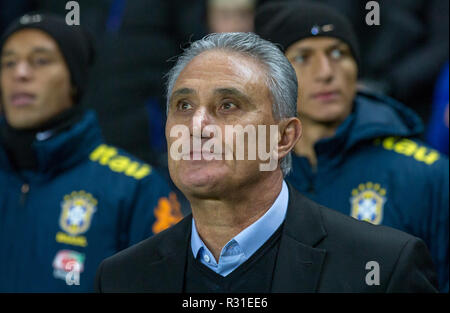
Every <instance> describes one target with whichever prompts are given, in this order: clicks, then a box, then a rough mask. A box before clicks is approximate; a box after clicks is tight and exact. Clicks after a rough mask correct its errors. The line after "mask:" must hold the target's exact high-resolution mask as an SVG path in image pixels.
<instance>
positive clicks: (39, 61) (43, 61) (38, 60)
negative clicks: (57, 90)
mask: <svg viewBox="0 0 450 313" xmlns="http://www.w3.org/2000/svg"><path fill="white" fill-rule="evenodd" d="M50 62H51V61H50V59H48V58H36V59H33V65H37V66H42V65H47V64H49V63H50Z"/></svg>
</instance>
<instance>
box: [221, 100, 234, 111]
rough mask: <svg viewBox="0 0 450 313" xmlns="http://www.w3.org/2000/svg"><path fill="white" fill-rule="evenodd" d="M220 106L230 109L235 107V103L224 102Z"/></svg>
mask: <svg viewBox="0 0 450 313" xmlns="http://www.w3.org/2000/svg"><path fill="white" fill-rule="evenodd" d="M220 108H221V109H222V110H232V109H234V108H237V105H236V104H234V103H233V102H225V103H223V104H222V105H221V106H220Z"/></svg>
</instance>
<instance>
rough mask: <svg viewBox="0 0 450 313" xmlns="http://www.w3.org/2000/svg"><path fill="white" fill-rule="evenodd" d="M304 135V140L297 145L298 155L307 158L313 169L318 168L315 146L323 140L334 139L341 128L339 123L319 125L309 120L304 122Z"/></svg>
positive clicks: (295, 150) (296, 152)
mask: <svg viewBox="0 0 450 313" xmlns="http://www.w3.org/2000/svg"><path fill="white" fill-rule="evenodd" d="M302 124H303V127H302V128H303V134H302V138H301V139H300V140H299V141H298V143H297V144H296V145H295V148H294V152H295V154H296V155H299V156H303V157H306V158H307V159H308V160H309V162H310V164H311V166H312V167H316V166H317V155H316V151H315V150H314V145H315V144H316V143H317V142H318V141H319V140H321V139H323V138H327V137H332V136H333V135H334V134H335V133H336V129H337V128H338V127H339V124H338V123H333V124H331V123H330V124H328V123H317V122H315V121H312V120H310V119H308V118H305V119H304V120H302Z"/></svg>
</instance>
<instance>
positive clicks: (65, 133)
mask: <svg viewBox="0 0 450 313" xmlns="http://www.w3.org/2000/svg"><path fill="white" fill-rule="evenodd" d="M0 51H1V68H0V75H1V85H0V86H1V101H0V103H2V106H3V108H2V109H3V110H2V111H3V114H4V116H2V117H1V119H0V216H1V218H0V292H86V291H91V290H92V287H93V280H94V274H95V270H96V268H97V267H98V264H99V263H100V261H101V260H102V259H104V258H105V257H107V256H109V255H112V254H114V253H116V252H118V251H120V250H121V249H124V248H126V247H128V246H129V245H131V244H133V243H136V242H138V241H140V240H142V239H144V238H146V237H148V236H150V235H152V234H153V233H156V232H158V231H161V230H162V229H164V228H166V227H168V226H170V224H171V223H174V222H175V221H176V220H177V219H180V216H176V218H172V217H174V216H175V215H176V214H172V212H171V202H172V203H176V199H174V198H173V196H172V197H169V192H170V190H169V189H168V187H167V185H166V183H165V181H164V180H163V179H162V178H161V177H160V176H159V175H158V174H157V173H156V172H155V171H154V170H153V169H152V168H151V167H150V166H149V165H147V164H145V163H143V162H141V161H139V160H137V159H135V158H134V157H132V156H130V155H128V154H127V153H125V152H124V151H121V150H119V149H117V148H115V147H112V146H109V145H107V144H105V143H104V141H103V139H102V136H101V132H100V128H99V126H98V122H97V118H96V115H95V113H94V112H93V111H90V110H85V109H83V108H82V107H81V106H80V99H81V97H82V96H83V93H84V91H85V87H86V81H87V78H88V70H89V66H90V64H91V63H92V58H93V54H94V53H93V49H92V48H91V42H90V40H89V37H87V35H86V33H84V32H83V30H82V29H81V28H80V27H79V26H68V25H66V23H65V21H64V19H63V18H60V17H57V16H53V15H45V14H38V13H36V14H27V15H24V16H22V17H20V18H19V19H17V20H16V21H14V22H13V23H12V25H10V27H9V28H8V29H7V30H6V31H5V33H4V34H3V36H2V37H1V40H0ZM155 215H156V216H157V217H159V218H158V219H157V220H156V219H155Z"/></svg>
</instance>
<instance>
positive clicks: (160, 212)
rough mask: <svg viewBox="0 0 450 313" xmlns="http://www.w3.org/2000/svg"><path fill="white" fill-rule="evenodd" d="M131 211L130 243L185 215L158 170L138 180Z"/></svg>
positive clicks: (168, 225) (162, 228) (128, 244)
mask: <svg viewBox="0 0 450 313" xmlns="http://www.w3.org/2000/svg"><path fill="white" fill-rule="evenodd" d="M130 212H131V216H130V217H129V223H128V225H127V227H128V231H127V237H128V242H127V246H131V245H133V244H135V243H138V242H139V241H142V240H144V239H146V238H148V237H150V236H152V235H154V234H157V233H159V232H161V231H163V230H165V229H166V228H168V227H170V226H173V225H175V224H176V223H177V222H179V221H180V220H181V219H182V218H183V216H182V213H181V209H180V205H179V202H178V200H177V197H176V195H175V193H174V192H173V191H172V190H171V189H170V187H169V185H168V183H167V182H166V180H165V179H164V178H163V177H162V176H161V175H160V174H159V173H158V172H156V171H155V170H152V173H151V175H149V176H147V177H145V178H144V179H142V180H141V181H139V184H138V186H137V189H136V190H135V192H134V199H133V202H132V207H131V208H130Z"/></svg>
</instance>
